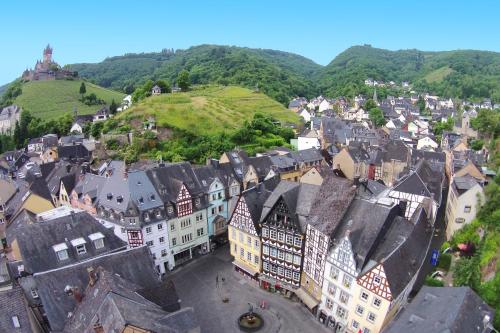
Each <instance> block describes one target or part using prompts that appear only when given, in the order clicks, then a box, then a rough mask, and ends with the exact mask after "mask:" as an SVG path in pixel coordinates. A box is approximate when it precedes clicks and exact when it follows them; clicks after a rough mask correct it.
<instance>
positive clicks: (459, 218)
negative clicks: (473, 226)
mask: <svg viewBox="0 0 500 333" xmlns="http://www.w3.org/2000/svg"><path fill="white" fill-rule="evenodd" d="M481 202H484V191H483V186H482V185H481V184H480V183H478V181H477V180H476V179H475V178H474V177H472V176H470V175H466V176H464V177H454V178H453V181H452V183H451V186H450V190H449V192H448V201H447V205H446V218H445V221H446V237H447V238H448V239H450V238H451V237H452V236H453V234H454V233H455V232H456V231H457V230H459V229H461V228H463V226H464V225H466V224H468V223H470V222H471V221H472V220H473V219H474V218H475V217H476V213H477V211H478V209H479V203H481Z"/></svg>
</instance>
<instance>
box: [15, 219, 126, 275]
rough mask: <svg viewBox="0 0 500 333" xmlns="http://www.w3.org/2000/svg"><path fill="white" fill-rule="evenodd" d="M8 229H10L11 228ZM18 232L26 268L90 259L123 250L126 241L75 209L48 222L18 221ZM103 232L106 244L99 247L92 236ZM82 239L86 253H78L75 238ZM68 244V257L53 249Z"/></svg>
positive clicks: (42, 268)
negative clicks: (61, 255)
mask: <svg viewBox="0 0 500 333" xmlns="http://www.w3.org/2000/svg"><path fill="white" fill-rule="evenodd" d="M9 232H11V231H10V228H9ZM12 232H15V234H16V238H17V243H18V246H19V250H20V252H21V256H22V258H23V263H24V268H25V271H26V272H28V273H36V272H43V271H47V270H50V269H55V268H58V267H63V266H66V265H69V264H73V263H77V262H81V261H85V260H88V259H89V258H92V257H95V256H98V255H102V254H104V253H109V252H112V251H116V250H118V249H123V248H124V247H126V245H127V244H126V243H125V242H124V241H122V240H121V239H120V238H118V237H117V236H115V234H114V232H113V230H112V229H108V228H106V227H104V226H103V225H102V224H101V223H99V222H98V221H97V220H96V219H95V218H94V217H92V216H91V215H89V214H88V213H87V212H83V211H76V212H74V213H71V214H69V215H66V216H62V217H58V218H55V219H52V220H48V221H38V222H35V223H30V224H19V225H17V226H16V228H15V229H14V230H13V231H12ZM97 232H100V233H101V234H102V235H104V247H103V248H101V249H96V248H95V246H94V244H93V241H92V240H91V239H89V235H91V234H94V233H97ZM78 238H83V239H84V241H85V242H86V243H85V247H86V250H87V253H85V254H82V255H78V254H77V253H76V248H75V247H74V246H73V245H72V244H71V241H72V240H75V239H78ZM57 244H65V245H66V246H67V252H68V259H66V260H63V261H60V260H59V259H58V257H57V254H56V252H55V251H54V249H53V246H54V245H57Z"/></svg>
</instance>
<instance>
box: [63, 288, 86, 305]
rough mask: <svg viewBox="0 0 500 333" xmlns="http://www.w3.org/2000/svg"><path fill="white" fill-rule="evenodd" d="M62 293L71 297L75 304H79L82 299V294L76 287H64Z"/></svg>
mask: <svg viewBox="0 0 500 333" xmlns="http://www.w3.org/2000/svg"><path fill="white" fill-rule="evenodd" d="M64 292H65V293H66V295H68V296H73V297H74V298H75V301H76V302H77V303H81V302H82V299H83V294H82V293H81V292H80V290H79V289H78V287H72V286H66V287H65V288H64Z"/></svg>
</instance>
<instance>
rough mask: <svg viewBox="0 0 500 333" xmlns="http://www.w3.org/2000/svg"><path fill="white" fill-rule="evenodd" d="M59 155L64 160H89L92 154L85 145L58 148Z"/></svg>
mask: <svg viewBox="0 0 500 333" xmlns="http://www.w3.org/2000/svg"><path fill="white" fill-rule="evenodd" d="M57 150H58V155H59V158H60V159H62V160H73V159H83V160H89V159H90V157H91V156H92V154H91V153H90V152H89V151H88V149H87V148H86V147H85V145H83V144H78V145H73V146H58V148H57Z"/></svg>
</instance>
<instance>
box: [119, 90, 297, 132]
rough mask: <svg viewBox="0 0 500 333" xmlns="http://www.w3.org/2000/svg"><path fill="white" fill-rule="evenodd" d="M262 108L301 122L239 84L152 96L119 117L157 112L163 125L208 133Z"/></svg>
mask: <svg viewBox="0 0 500 333" xmlns="http://www.w3.org/2000/svg"><path fill="white" fill-rule="evenodd" d="M258 112H260V113H263V114H267V115H270V116H272V117H274V118H276V119H278V120H279V121H281V122H290V123H295V124H298V123H299V118H298V116H297V115H296V114H295V113H293V112H291V111H290V110H288V109H286V108H285V107H283V105H281V104H280V103H278V102H276V101H274V100H273V99H271V98H269V97H268V96H266V95H264V94H262V93H256V92H252V91H251V90H249V89H246V88H241V87H236V86H229V87H221V86H204V87H201V86H200V87H195V88H194V89H193V90H192V91H190V92H186V93H173V94H164V95H160V96H152V97H149V98H147V99H145V100H144V101H142V102H140V103H138V104H136V105H134V106H133V107H132V108H130V109H129V110H127V111H125V112H123V113H121V114H120V115H118V116H117V119H123V118H126V119H132V118H137V117H142V118H144V119H147V117H148V116H154V117H155V119H156V123H157V125H158V126H159V127H169V128H178V129H182V130H185V131H188V132H190V133H193V134H196V135H205V134H214V133H219V132H222V131H224V130H233V129H236V128H237V127H239V126H241V125H242V124H243V122H244V121H245V120H250V119H251V118H252V117H253V115H254V114H255V113H258Z"/></svg>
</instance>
